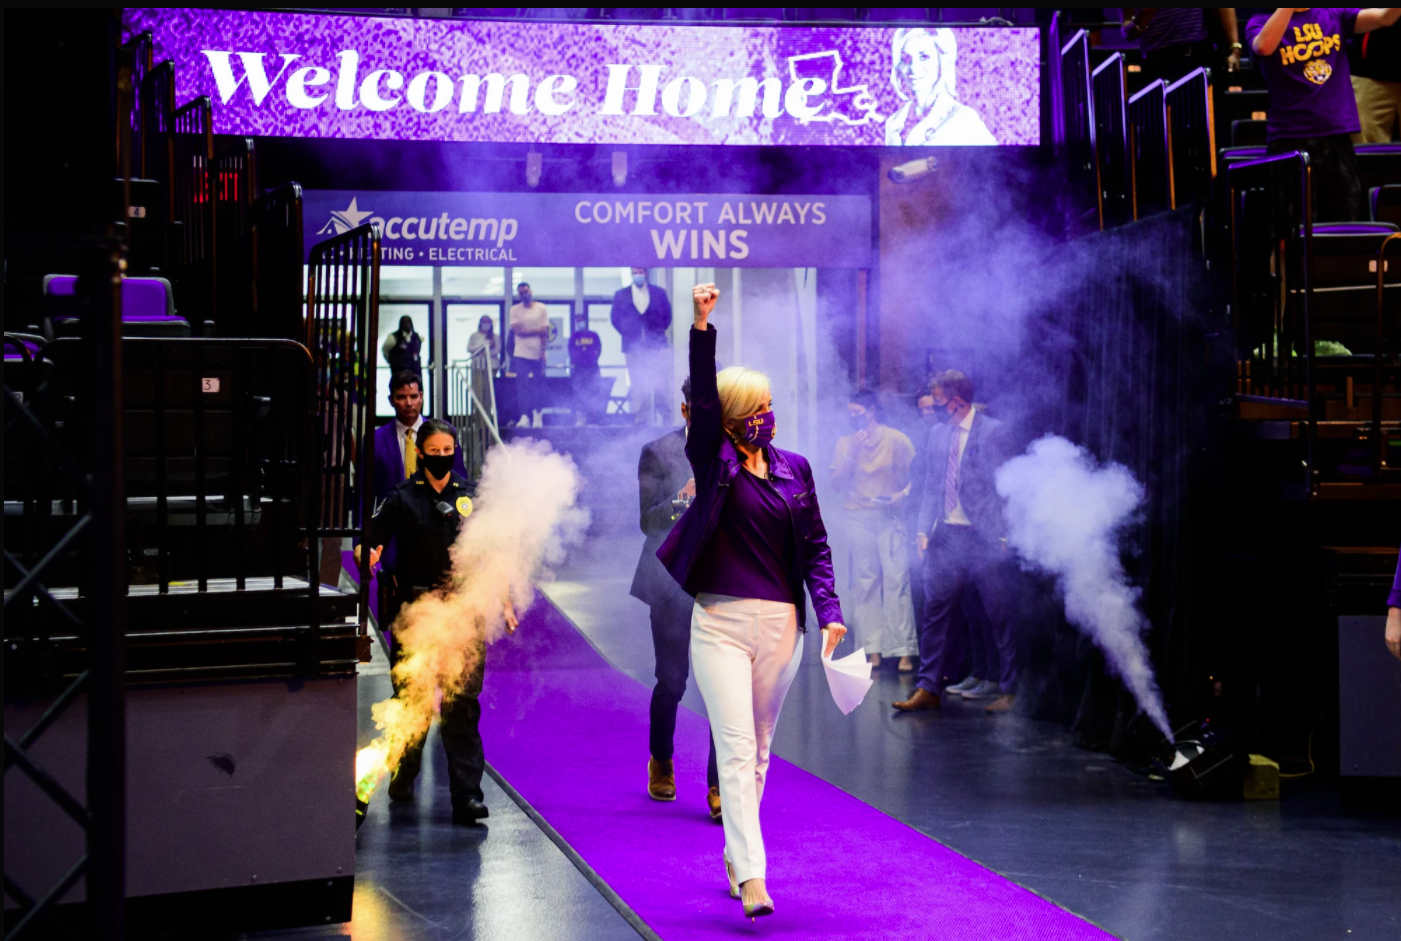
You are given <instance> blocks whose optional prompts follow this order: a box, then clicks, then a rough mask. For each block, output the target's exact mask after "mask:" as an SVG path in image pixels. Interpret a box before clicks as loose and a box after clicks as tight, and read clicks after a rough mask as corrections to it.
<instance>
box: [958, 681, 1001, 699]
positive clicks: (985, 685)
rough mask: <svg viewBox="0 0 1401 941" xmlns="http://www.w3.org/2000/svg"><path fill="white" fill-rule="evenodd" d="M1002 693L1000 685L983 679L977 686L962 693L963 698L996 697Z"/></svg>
mask: <svg viewBox="0 0 1401 941" xmlns="http://www.w3.org/2000/svg"><path fill="white" fill-rule="evenodd" d="M1001 695H1002V687H1001V686H1000V685H998V684H997V683H994V682H993V681H992V680H983V681H982V682H981V683H979V684H978V685H977V686H974V687H973V688H972V689H970V690H965V691H964V693H963V698H964V699H996V698H997V697H998V696H1001Z"/></svg>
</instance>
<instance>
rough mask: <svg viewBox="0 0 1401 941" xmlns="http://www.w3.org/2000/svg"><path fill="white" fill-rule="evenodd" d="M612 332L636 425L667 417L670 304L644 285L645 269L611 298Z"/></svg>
mask: <svg viewBox="0 0 1401 941" xmlns="http://www.w3.org/2000/svg"><path fill="white" fill-rule="evenodd" d="M610 319H611V320H612V321H613V329H614V330H617V331H618V335H619V336H621V337H622V338H623V356H625V357H626V358H627V364H628V383H629V388H628V398H629V399H630V400H631V402H632V412H633V415H635V416H636V420H637V422H638V423H639V424H649V423H650V422H651V421H652V415H653V412H654V411H655V413H656V414H659V415H661V416H663V420H665V416H666V415H668V414H669V413H670V411H671V409H670V408H669V407H668V406H667V403H666V376H667V366H668V357H667V342H666V330H667V327H669V326H671V301H670V300H669V299H668V298H667V296H666V291H664V290H662V289H661V288H660V287H658V286H657V285H655V284H649V283H647V269H646V268H633V269H632V283H631V284H630V285H628V286H627V287H625V288H621V289H619V290H618V292H617V293H616V294H614V295H613V311H612V313H611V315H610Z"/></svg>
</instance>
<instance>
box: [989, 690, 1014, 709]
mask: <svg viewBox="0 0 1401 941" xmlns="http://www.w3.org/2000/svg"><path fill="white" fill-rule="evenodd" d="M1016 704H1017V694H1016V693H1003V694H1002V695H1001V696H998V697H997V698H996V699H994V700H993V701H992V702H990V703H988V704H987V711H988V712H1011V711H1012V707H1013V706H1015V705H1016Z"/></svg>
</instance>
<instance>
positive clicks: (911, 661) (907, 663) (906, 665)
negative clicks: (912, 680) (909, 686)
mask: <svg viewBox="0 0 1401 941" xmlns="http://www.w3.org/2000/svg"><path fill="white" fill-rule="evenodd" d="M896 669H898V670H899V671H900V672H901V673H913V672H914V671H915V658H914V657H901V658H900V663H899V664H898V665H897V667H896Z"/></svg>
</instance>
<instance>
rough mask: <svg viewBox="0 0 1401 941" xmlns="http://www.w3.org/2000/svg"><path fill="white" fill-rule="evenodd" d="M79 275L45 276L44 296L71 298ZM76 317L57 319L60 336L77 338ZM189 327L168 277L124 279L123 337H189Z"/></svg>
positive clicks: (55, 324)
mask: <svg viewBox="0 0 1401 941" xmlns="http://www.w3.org/2000/svg"><path fill="white" fill-rule="evenodd" d="M77 285H78V277H77V275H71V274H50V275H45V276H44V293H45V294H47V295H50V296H52V297H66V296H72V295H73V293H74V292H75V291H76V289H77ZM76 320H77V318H75V317H56V318H55V323H54V331H55V333H57V334H58V335H60V336H76V335H77V322H76ZM189 335H190V324H189V321H187V320H186V319H185V318H184V317H180V316H178V315H176V313H175V295H174V294H173V293H172V291H171V289H170V282H169V281H167V280H166V279H165V278H125V279H123V280H122V336H126V337H187V336H189Z"/></svg>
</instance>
